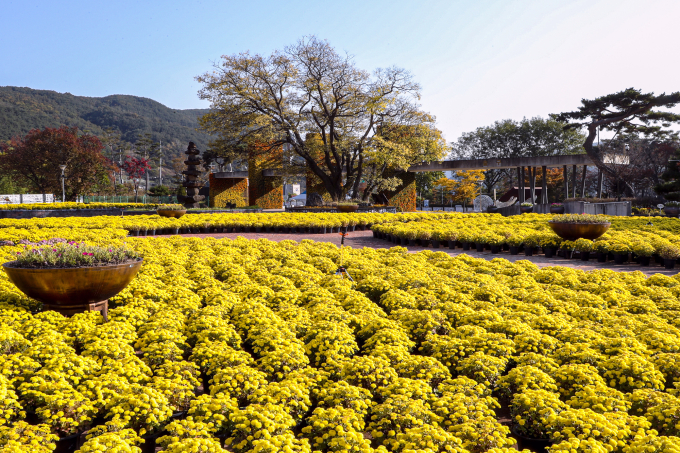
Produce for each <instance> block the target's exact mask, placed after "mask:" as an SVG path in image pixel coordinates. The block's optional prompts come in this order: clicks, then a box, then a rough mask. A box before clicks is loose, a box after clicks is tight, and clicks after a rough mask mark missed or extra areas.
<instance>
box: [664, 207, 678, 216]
mask: <svg viewBox="0 0 680 453" xmlns="http://www.w3.org/2000/svg"><path fill="white" fill-rule="evenodd" d="M663 213H664V214H666V216H667V217H677V216H678V215H680V207H678V206H666V207H665V208H663Z"/></svg>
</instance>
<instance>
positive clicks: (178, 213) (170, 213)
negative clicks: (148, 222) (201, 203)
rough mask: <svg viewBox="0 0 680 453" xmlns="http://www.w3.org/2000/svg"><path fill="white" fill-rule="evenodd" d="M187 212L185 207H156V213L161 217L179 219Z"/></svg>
mask: <svg viewBox="0 0 680 453" xmlns="http://www.w3.org/2000/svg"><path fill="white" fill-rule="evenodd" d="M186 213H187V210H186V209H156V214H158V215H159V216H161V217H174V218H176V219H179V218H180V217H182V216H183V215H184V214H186Z"/></svg>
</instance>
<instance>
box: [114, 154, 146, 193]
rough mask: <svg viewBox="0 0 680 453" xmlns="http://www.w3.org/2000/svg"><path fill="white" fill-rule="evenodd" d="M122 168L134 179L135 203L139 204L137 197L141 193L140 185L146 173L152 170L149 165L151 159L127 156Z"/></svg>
mask: <svg viewBox="0 0 680 453" xmlns="http://www.w3.org/2000/svg"><path fill="white" fill-rule="evenodd" d="M121 168H122V169H123V171H124V172H125V173H127V175H128V176H129V177H130V179H132V184H133V185H134V187H135V203H137V196H138V193H139V183H140V181H141V179H142V176H144V175H145V174H146V171H147V170H149V169H150V168H151V166H150V165H149V159H144V158H139V159H138V158H136V157H130V156H127V157H126V158H125V162H123V165H121Z"/></svg>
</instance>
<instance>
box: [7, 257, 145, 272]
mask: <svg viewBox="0 0 680 453" xmlns="http://www.w3.org/2000/svg"><path fill="white" fill-rule="evenodd" d="M143 261H144V258H140V259H138V260H129V261H125V262H124V263H111V264H102V265H99V266H75V267H20V266H14V265H13V264H14V263H16V262H17V260H14V261H7V262H6V263H2V267H5V268H10V269H22V270H26V271H50V272H54V271H67V270H83V269H114V268H116V267H118V266H120V267H128V265H130V264H134V263H140V262H143Z"/></svg>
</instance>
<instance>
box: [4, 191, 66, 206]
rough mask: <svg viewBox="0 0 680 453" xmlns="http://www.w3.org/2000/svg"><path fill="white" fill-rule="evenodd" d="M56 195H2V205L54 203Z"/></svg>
mask: <svg viewBox="0 0 680 453" xmlns="http://www.w3.org/2000/svg"><path fill="white" fill-rule="evenodd" d="M54 201H55V200H54V195H52V194H51V193H46V194H42V193H29V194H24V195H16V194H7V195H0V204H19V203H54Z"/></svg>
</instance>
